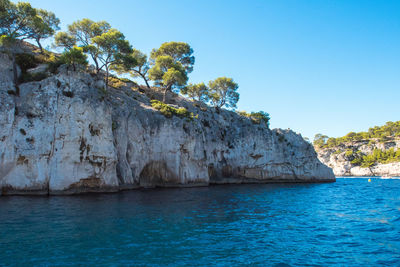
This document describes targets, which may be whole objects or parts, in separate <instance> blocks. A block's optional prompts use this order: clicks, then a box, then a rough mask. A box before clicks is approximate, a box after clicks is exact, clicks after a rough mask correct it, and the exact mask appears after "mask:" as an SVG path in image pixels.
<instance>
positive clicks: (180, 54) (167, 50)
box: [150, 42, 195, 73]
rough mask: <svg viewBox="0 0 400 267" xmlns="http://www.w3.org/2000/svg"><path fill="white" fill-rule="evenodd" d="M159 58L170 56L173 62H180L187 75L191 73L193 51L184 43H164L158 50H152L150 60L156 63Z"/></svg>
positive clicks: (193, 59)
mask: <svg viewBox="0 0 400 267" xmlns="http://www.w3.org/2000/svg"><path fill="white" fill-rule="evenodd" d="M159 56H170V57H171V58H172V59H173V60H174V61H175V62H180V63H181V64H182V66H183V67H184V69H185V70H186V72H187V73H190V72H192V71H193V65H194V61H195V58H194V56H193V49H192V48H191V47H190V45H189V44H187V43H184V42H166V43H163V44H162V45H161V46H160V48H158V49H153V51H152V52H151V54H150V59H151V60H152V61H156V60H157V57H159Z"/></svg>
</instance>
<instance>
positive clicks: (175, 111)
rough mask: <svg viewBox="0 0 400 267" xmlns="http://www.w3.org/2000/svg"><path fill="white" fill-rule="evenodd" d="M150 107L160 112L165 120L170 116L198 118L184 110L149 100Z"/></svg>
mask: <svg viewBox="0 0 400 267" xmlns="http://www.w3.org/2000/svg"><path fill="white" fill-rule="evenodd" d="M151 106H152V107H153V108H155V109H157V110H158V111H160V112H161V113H162V114H163V115H164V116H165V117H167V118H172V116H178V117H181V118H188V119H193V118H197V117H198V115H196V116H194V115H193V113H191V112H189V111H188V110H187V109H186V108H183V107H180V108H174V107H171V106H169V105H167V104H165V103H163V102H161V101H158V100H151Z"/></svg>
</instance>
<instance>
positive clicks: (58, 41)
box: [0, 0, 270, 125]
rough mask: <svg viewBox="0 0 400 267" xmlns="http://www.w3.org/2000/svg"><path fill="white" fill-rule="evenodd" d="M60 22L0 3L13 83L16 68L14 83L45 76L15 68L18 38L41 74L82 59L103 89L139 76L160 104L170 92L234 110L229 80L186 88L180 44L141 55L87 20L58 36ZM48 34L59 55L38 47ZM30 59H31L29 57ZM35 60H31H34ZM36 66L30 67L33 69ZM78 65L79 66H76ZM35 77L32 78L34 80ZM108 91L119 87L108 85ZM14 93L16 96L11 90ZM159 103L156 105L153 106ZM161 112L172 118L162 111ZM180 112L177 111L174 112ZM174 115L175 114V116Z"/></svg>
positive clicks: (264, 116)
mask: <svg viewBox="0 0 400 267" xmlns="http://www.w3.org/2000/svg"><path fill="white" fill-rule="evenodd" d="M59 25H60V20H59V19H58V18H57V17H56V15H55V14H54V13H52V12H50V11H47V10H44V9H37V8H33V7H32V6H31V5H30V4H29V3H26V2H19V3H17V4H14V3H13V2H11V1H9V0H0V43H1V46H2V51H3V52H7V53H8V54H9V55H10V58H11V59H12V61H13V70H14V81H15V84H16V85H17V83H18V71H17V65H20V67H21V68H22V69H23V71H22V75H23V77H22V78H21V77H20V80H19V81H20V82H26V81H30V80H37V79H42V78H44V77H46V75H47V74H46V73H43V75H41V74H29V73H27V72H26V70H27V69H28V68H30V67H34V66H33V65H30V67H26V66H24V64H25V65H26V64H30V61H31V60H32V59H29V60H28V62H27V63H25V62H21V61H19V64H17V60H16V54H17V53H16V52H15V49H14V47H15V45H16V44H17V43H21V41H23V40H29V39H30V40H34V41H35V42H36V43H37V44H38V46H39V49H40V52H41V54H42V55H43V57H44V58H42V59H40V60H39V61H40V62H41V63H46V64H47V65H48V69H47V71H50V72H52V73H55V72H56V71H57V69H58V67H59V66H60V65H62V64H68V65H70V66H72V67H73V70H74V71H77V70H78V69H79V70H86V68H85V67H86V66H87V65H88V63H89V62H88V59H89V60H90V63H93V64H94V70H95V73H96V74H97V75H99V76H100V77H103V76H104V80H105V84H106V88H105V89H107V88H108V83H109V81H110V80H111V81H112V80H113V79H109V78H110V77H111V76H110V74H111V73H114V74H118V75H126V74H129V75H131V76H132V77H133V78H141V79H143V81H144V83H145V84H146V86H147V88H148V89H151V90H152V89H153V88H152V87H151V86H150V81H152V82H153V85H154V86H156V87H159V88H161V89H162V90H163V102H164V103H165V102H166V94H167V93H168V92H172V91H175V92H177V93H181V94H183V95H187V96H188V97H189V98H191V99H192V100H196V101H198V102H203V103H205V104H209V105H211V106H213V107H215V108H217V109H220V108H223V107H225V108H228V109H232V110H234V109H235V108H236V106H237V102H238V101H239V93H238V92H237V90H238V88H239V86H238V84H237V83H235V82H234V80H233V79H232V78H227V77H219V78H216V79H215V80H212V81H209V82H208V83H207V84H206V83H204V82H201V83H198V84H192V83H190V84H187V83H188V80H189V74H190V73H191V72H192V71H193V67H194V63H195V57H194V55H193V53H194V51H193V48H192V47H191V46H190V45H189V44H188V43H185V42H175V41H172V42H165V43H163V44H161V46H160V47H159V48H157V49H153V50H152V51H151V53H150V55H149V57H147V55H146V54H144V53H142V52H141V51H139V50H137V49H135V48H133V47H132V45H131V44H130V43H129V41H128V40H126V39H125V36H124V34H123V33H121V32H120V31H118V30H117V29H114V28H112V26H111V25H110V24H109V23H108V22H106V21H97V22H96V21H93V20H90V19H88V18H84V19H82V20H77V21H75V22H73V23H72V24H70V25H68V26H67V30H66V31H64V32H58V33H56V31H58V30H59ZM53 35H55V36H54V47H59V48H63V52H62V55H61V56H59V55H57V56H55V55H54V54H52V53H49V52H47V51H45V50H44V49H43V48H42V45H41V40H42V39H46V38H49V37H52V36H53ZM35 57H37V56H36V55H35ZM34 60H36V58H35V59H34ZM37 65H38V64H36V66H37ZM78 65H81V66H83V67H84V68H77V66H78ZM36 76H37V77H36ZM114 84H115V83H113V87H119V86H114ZM17 95H18V92H17ZM157 105H159V104H157ZM163 110H166V112H165V113H166V114H167V115H168V114H169V113H172V114H175V113H174V112H173V111H171V110H170V109H169V108H167V107H164V108H163ZM179 112H183V111H179ZM179 112H178V113H177V114H179ZM248 117H250V118H251V119H252V120H253V122H255V123H260V122H261V121H264V122H265V123H266V124H267V125H268V124H269V119H270V118H269V115H268V113H264V112H256V113H254V112H252V113H251V114H250V116H248Z"/></svg>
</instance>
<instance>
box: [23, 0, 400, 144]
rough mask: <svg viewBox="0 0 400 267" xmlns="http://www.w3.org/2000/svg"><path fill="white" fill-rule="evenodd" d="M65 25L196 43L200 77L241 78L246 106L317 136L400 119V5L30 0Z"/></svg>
mask: <svg viewBox="0 0 400 267" xmlns="http://www.w3.org/2000/svg"><path fill="white" fill-rule="evenodd" d="M29 2H31V4H32V5H33V6H34V7H40V8H44V9H48V10H51V11H53V12H55V13H56V15H57V16H58V17H59V18H60V19H61V20H62V27H63V28H64V29H65V26H66V25H67V24H70V23H71V22H73V21H75V20H77V19H82V18H90V19H92V20H106V21H108V22H109V23H111V25H112V26H113V27H115V28H117V29H119V30H120V31H122V32H123V33H124V34H125V36H126V37H127V39H129V41H130V42H131V43H132V44H133V46H134V47H135V48H138V49H140V50H142V51H143V52H146V53H149V52H150V51H151V49H152V48H155V47H158V46H159V45H160V44H161V43H163V42H166V41H184V42H187V43H189V44H190V45H191V46H192V47H193V49H194V51H195V56H196V63H195V68H194V71H193V73H191V75H190V81H191V82H200V81H208V80H211V79H214V78H216V77H219V76H228V77H232V78H234V80H235V81H236V82H237V83H239V86H240V88H239V92H240V101H239V104H238V109H239V110H246V111H259V110H264V111H266V112H268V113H270V115H271V118H272V119H271V126H272V127H274V128H275V127H280V128H291V129H293V130H295V131H297V132H300V133H302V135H303V136H306V137H310V138H312V137H313V136H314V135H315V134H316V133H319V132H321V133H324V134H327V135H329V136H335V137H336V136H342V135H344V134H346V133H348V132H350V131H362V130H367V129H368V128H369V127H370V126H374V125H381V124H384V123H385V122H386V121H389V120H391V121H397V120H400V106H399V103H400V1H390V0H385V1H379V0H376V1H368V0H359V1H351V0H338V1H330V0H320V1H314V0H304V1H302V0H293V1H290V0H282V1H281V0H274V1H272V0H271V1H266V0H265V1H264V0H251V1H250V0H248V1H232V0H230V1H225V0H224V1H223V0H202V1H188V0H187V1H183V0H182V1H176V0H168V1H166V0H146V1H143V0H142V1H137V0H130V1H123V0H113V1H110V0H107V1H105V0H79V1H78V0H68V1H67V0H65V1H55V0H29Z"/></svg>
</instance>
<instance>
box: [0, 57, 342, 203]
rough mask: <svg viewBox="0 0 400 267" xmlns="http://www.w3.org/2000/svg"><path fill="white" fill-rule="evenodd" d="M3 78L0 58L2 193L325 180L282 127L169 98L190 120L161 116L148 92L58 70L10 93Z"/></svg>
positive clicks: (7, 76)
mask: <svg viewBox="0 0 400 267" xmlns="http://www.w3.org/2000/svg"><path fill="white" fill-rule="evenodd" d="M37 68H42V69H43V66H39V67H37ZM30 71H32V72H33V71H35V70H30ZM12 73H13V72H12V64H11V62H10V60H9V58H8V56H7V55H5V54H2V53H0V101H1V105H0V192H1V194H3V195H7V194H72V193H82V192H114V191H118V190H123V189H131V188H138V187H155V186H163V187H168V186H201V185H209V184H224V183H265V182H332V181H335V177H334V175H333V172H332V170H331V169H330V168H328V167H327V166H325V165H324V164H322V163H321V162H320V161H319V160H318V158H317V154H316V152H315V151H314V148H313V146H312V145H311V144H309V143H308V142H306V141H304V140H303V138H302V137H301V136H300V135H299V134H296V133H294V132H292V131H290V130H281V129H274V130H270V129H269V128H268V127H267V125H265V124H264V123H263V122H261V123H259V124H255V123H254V122H253V121H252V120H251V119H249V118H246V117H242V116H240V115H238V114H236V113H235V112H232V111H228V110H219V111H218V110H215V109H214V108H210V107H208V106H206V105H204V104H201V103H193V102H191V101H188V100H187V99H185V98H183V97H180V96H178V95H173V94H170V95H168V99H167V100H168V101H167V102H168V103H169V104H170V105H171V106H172V107H184V108H186V109H187V111H188V112H190V113H191V114H193V116H185V115H182V116H181V115H172V116H167V117H166V116H165V115H164V114H162V113H161V112H160V111H159V110H157V109H155V108H153V107H152V105H151V102H150V101H151V98H153V99H161V98H162V96H161V94H160V93H159V92H157V90H154V91H152V92H149V91H145V90H143V89H141V88H140V87H137V86H135V85H134V84H133V83H129V82H127V83H123V84H122V85H121V86H119V88H112V87H110V88H109V89H108V90H105V89H104V82H103V79H102V78H98V77H97V76H96V75H93V74H90V73H87V72H83V71H81V72H79V71H76V72H74V71H70V70H68V69H67V68H66V67H65V66H61V67H60V68H59V70H58V71H57V73H56V74H51V75H47V76H48V77H47V78H46V77H43V79H42V80H40V81H33V82H25V83H22V84H20V85H19V86H18V91H17V88H15V87H14V84H13V75H12Z"/></svg>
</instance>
